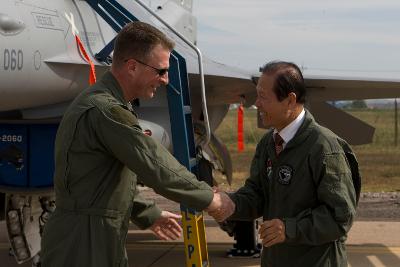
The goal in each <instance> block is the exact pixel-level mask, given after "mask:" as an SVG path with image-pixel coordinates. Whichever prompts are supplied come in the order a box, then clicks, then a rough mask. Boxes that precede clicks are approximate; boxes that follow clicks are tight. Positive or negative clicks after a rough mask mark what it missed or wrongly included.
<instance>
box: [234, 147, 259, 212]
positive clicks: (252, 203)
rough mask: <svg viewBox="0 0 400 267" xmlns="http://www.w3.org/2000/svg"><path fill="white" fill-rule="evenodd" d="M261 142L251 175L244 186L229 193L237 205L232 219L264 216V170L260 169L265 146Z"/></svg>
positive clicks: (252, 163) (251, 168)
mask: <svg viewBox="0 0 400 267" xmlns="http://www.w3.org/2000/svg"><path fill="white" fill-rule="evenodd" d="M261 143H263V142H260V144H258V145H257V149H256V153H255V155H254V157H253V160H252V162H251V167H250V176H249V178H248V179H247V180H246V182H245V184H244V186H243V187H241V188H240V189H239V190H238V191H236V192H235V193H232V194H229V196H230V197H231V199H232V200H233V202H234V203H235V205H236V208H235V212H234V213H233V215H232V216H231V217H230V218H229V219H230V220H252V219H256V218H258V217H261V216H262V211H263V207H264V205H266V203H265V197H264V194H263V188H262V184H261V181H260V176H261V175H262V172H263V170H262V169H260V160H261V154H262V147H264V145H261ZM262 165H263V164H262Z"/></svg>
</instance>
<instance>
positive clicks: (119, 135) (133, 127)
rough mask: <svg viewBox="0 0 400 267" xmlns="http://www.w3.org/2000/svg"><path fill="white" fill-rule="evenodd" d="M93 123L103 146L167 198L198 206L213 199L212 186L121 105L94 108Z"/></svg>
mask: <svg viewBox="0 0 400 267" xmlns="http://www.w3.org/2000/svg"><path fill="white" fill-rule="evenodd" d="M94 110H95V111H94V112H93V113H94V115H93V120H94V121H93V123H94V125H95V129H96V134H97V136H98V138H99V139H100V142H101V143H102V144H103V146H104V149H105V150H106V151H107V152H108V153H110V154H111V155H112V156H113V157H115V158H117V159H118V160H120V161H121V162H122V163H123V164H125V165H126V166H127V167H128V168H129V169H130V170H132V171H133V172H134V173H136V174H137V175H138V176H140V177H141V180H142V182H143V183H144V184H145V185H146V186H149V187H151V188H153V189H154V191H155V192H156V193H158V194H160V195H162V196H164V197H166V198H168V199H171V200H173V201H176V202H179V203H181V204H184V205H185V206H187V207H190V208H194V209H196V210H203V209H205V208H207V207H208V206H209V204H210V203H211V201H212V199H213V196H214V193H213V191H212V189H211V187H210V186H208V185H207V184H206V183H204V182H200V181H198V180H197V178H196V176H195V175H194V174H192V173H191V172H189V171H188V170H187V169H186V168H185V167H184V166H182V165H181V164H180V163H179V162H178V161H177V160H176V159H175V158H174V157H173V156H172V155H171V154H170V153H169V152H168V150H167V149H166V148H164V147H163V146H162V145H161V144H159V143H158V142H156V141H155V140H154V139H153V138H151V137H149V136H147V135H145V134H143V133H142V131H141V130H140V127H138V122H137V118H136V117H135V116H134V115H133V114H132V113H131V112H130V111H128V110H126V109H124V108H123V107H121V106H117V105H114V106H112V107H109V108H107V109H104V108H102V109H100V108H97V109H94Z"/></svg>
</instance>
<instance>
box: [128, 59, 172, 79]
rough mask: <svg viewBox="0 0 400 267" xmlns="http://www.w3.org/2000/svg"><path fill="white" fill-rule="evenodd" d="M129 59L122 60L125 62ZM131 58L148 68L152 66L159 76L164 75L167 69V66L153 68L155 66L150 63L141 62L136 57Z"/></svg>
mask: <svg viewBox="0 0 400 267" xmlns="http://www.w3.org/2000/svg"><path fill="white" fill-rule="evenodd" d="M129 59H130V58H129ZM129 59H125V60H124V62H127V61H128V60H129ZM132 59H134V60H136V61H137V62H139V63H140V64H142V65H145V66H147V67H149V68H152V69H153V70H155V71H156V72H157V74H158V75H159V76H164V75H165V74H166V73H167V72H168V71H169V69H168V68H166V69H157V68H155V67H153V66H150V65H148V64H146V63H144V62H142V61H140V60H138V59H136V58H132Z"/></svg>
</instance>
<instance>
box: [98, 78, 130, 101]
mask: <svg viewBox="0 0 400 267" xmlns="http://www.w3.org/2000/svg"><path fill="white" fill-rule="evenodd" d="M101 82H102V83H103V84H104V85H105V87H106V89H107V90H108V91H109V92H110V94H111V95H112V96H113V97H115V98H116V99H117V100H118V101H120V102H121V103H122V104H124V105H125V106H128V105H129V102H128V101H126V100H125V98H124V93H123V92H122V88H121V86H120V85H119V82H118V81H117V79H116V78H115V77H114V75H113V74H112V73H111V71H107V72H106V73H104V75H103V77H102V78H101Z"/></svg>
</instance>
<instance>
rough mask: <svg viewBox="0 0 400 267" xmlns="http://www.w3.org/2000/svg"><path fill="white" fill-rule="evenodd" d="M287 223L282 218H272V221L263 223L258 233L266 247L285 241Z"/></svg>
mask: <svg viewBox="0 0 400 267" xmlns="http://www.w3.org/2000/svg"><path fill="white" fill-rule="evenodd" d="M285 231H286V229H285V223H284V222H282V221H281V220H280V219H272V220H270V221H264V222H263V223H262V224H261V227H260V229H259V230H258V233H259V234H260V239H261V240H262V244H263V246H264V247H270V246H272V245H275V244H279V243H282V242H285V240H286V234H285Z"/></svg>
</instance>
